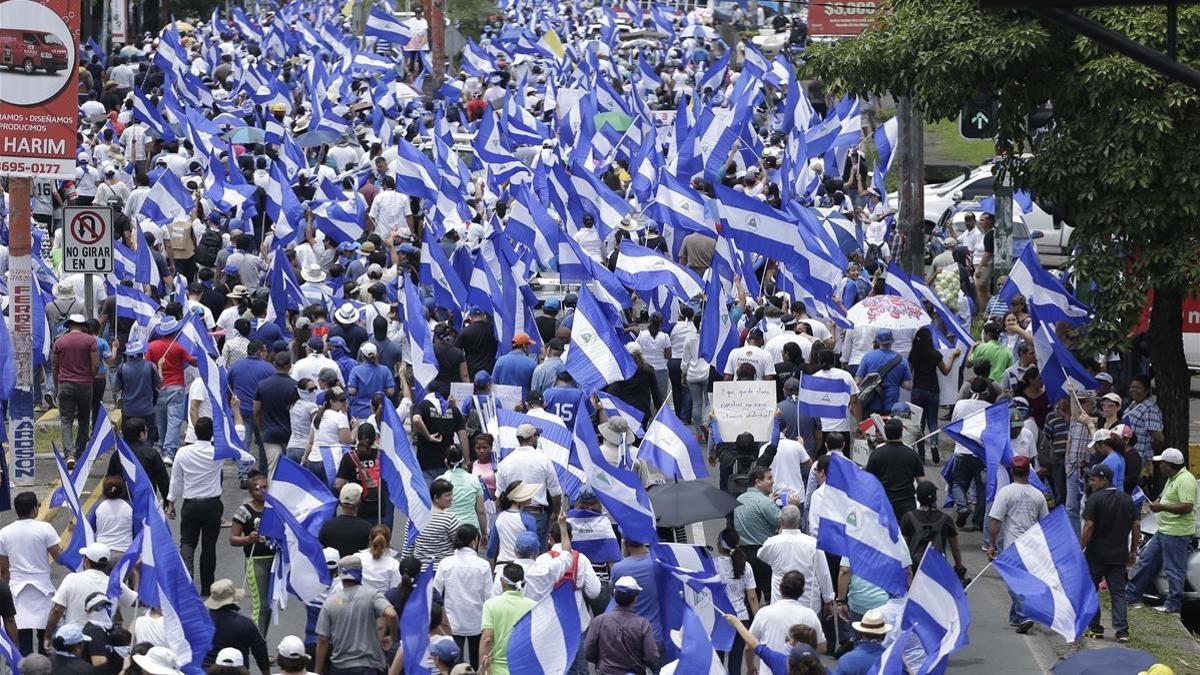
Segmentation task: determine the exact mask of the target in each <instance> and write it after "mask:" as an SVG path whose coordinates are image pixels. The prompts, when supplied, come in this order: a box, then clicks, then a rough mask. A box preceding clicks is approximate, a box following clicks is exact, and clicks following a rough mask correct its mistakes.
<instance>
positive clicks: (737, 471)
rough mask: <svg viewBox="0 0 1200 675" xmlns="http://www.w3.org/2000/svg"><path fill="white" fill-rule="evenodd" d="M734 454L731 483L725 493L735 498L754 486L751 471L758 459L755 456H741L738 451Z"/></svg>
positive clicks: (730, 476)
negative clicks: (751, 480)
mask: <svg viewBox="0 0 1200 675" xmlns="http://www.w3.org/2000/svg"><path fill="white" fill-rule="evenodd" d="M732 454H733V455H734V459H733V467H732V468H731V469H730V471H731V473H730V475H729V483H728V485H727V486H726V490H725V491H726V492H728V493H729V494H731V495H733V496H734V497H740V496H741V495H742V494H743V493H745V492H746V490H748V489H750V486H751V485H752V483H751V482H750V469H751V468H752V467H753V466H754V463H755V460H757V459H758V458H757V457H755V456H753V455H739V454H737V453H736V451H735V452H734V453H732Z"/></svg>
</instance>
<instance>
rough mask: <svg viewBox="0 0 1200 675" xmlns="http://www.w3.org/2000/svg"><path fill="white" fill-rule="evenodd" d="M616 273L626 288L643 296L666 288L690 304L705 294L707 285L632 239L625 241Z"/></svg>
mask: <svg viewBox="0 0 1200 675" xmlns="http://www.w3.org/2000/svg"><path fill="white" fill-rule="evenodd" d="M613 273H615V274H616V275H617V278H618V279H620V280H621V283H623V284H625V286H627V287H628V288H631V289H633V290H635V291H638V292H639V293H642V294H650V293H654V292H655V291H657V290H658V289H660V288H666V289H669V290H670V291H672V292H673V293H675V294H676V295H678V296H679V297H680V299H683V300H690V299H691V298H694V297H696V296H697V295H700V294H701V293H703V292H704V284H703V282H702V281H700V277H699V276H698V275H697V274H696V273H695V272H693V271H692V270H690V269H688V268H687V267H684V266H683V265H680V264H679V263H677V262H675V261H673V260H671V259H669V258H667V257H666V256H664V255H662V254H661V253H659V252H657V251H655V250H653V249H649V248H646V247H645V246H641V245H639V244H635V243H633V241H632V240H629V239H625V240H622V241H621V248H620V250H619V252H618V253H617V264H616V267H615V268H614V269H613Z"/></svg>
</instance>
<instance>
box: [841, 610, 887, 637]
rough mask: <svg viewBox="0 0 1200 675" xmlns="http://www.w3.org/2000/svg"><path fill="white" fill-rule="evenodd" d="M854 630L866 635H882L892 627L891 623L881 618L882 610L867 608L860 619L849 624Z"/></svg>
mask: <svg viewBox="0 0 1200 675" xmlns="http://www.w3.org/2000/svg"><path fill="white" fill-rule="evenodd" d="M850 625H851V626H852V627H853V628H854V630H856V631H858V632H860V633H865V634H867V635H884V634H886V633H887V632H888V631H890V630H891V629H892V626H891V624H889V623H887V622H886V621H884V620H883V612H881V611H879V610H878V609H871V610H867V613H866V614H864V615H863V618H862V621H855V622H854V623H852V624H850Z"/></svg>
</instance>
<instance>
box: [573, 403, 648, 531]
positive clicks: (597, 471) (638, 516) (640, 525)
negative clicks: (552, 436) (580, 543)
mask: <svg viewBox="0 0 1200 675" xmlns="http://www.w3.org/2000/svg"><path fill="white" fill-rule="evenodd" d="M574 433H575V447H576V448H577V450H578V455H579V463H580V465H581V468H583V472H584V475H586V476H587V484H588V487H590V488H592V490H593V491H594V492H595V493H596V496H597V497H598V498H599V499H600V503H601V504H603V505H604V508H605V509H606V510H608V513H609V514H610V515H611V516H612V517H613V520H614V521H615V522H616V523H617V527H619V528H621V534H622V535H623V536H624V537H625V539H627V540H630V541H636V542H639V543H643V544H653V543H656V542H657V541H658V533H657V531H656V530H655V520H654V507H653V506H651V505H650V497H649V496H648V495H647V494H646V490H645V488H643V487H642V483H641V480H639V479H638V476H637V474H636V473H634V472H633V471H630V470H628V469H624V468H620V467H615V466H613V465H611V464H609V463H608V460H607V459H605V458H604V455H603V454H602V453H601V452H600V444H599V442H598V441H597V440H596V431H595V430H594V429H592V420H591V418H590V417H588V416H587V415H577V416H576V417H575V431H574Z"/></svg>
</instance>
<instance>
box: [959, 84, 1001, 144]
mask: <svg viewBox="0 0 1200 675" xmlns="http://www.w3.org/2000/svg"><path fill="white" fill-rule="evenodd" d="M999 107H1000V103H999V101H997V100H996V98H995V97H993V96H992V95H990V94H986V95H984V96H978V97H976V98H975V100H973V101H971V102H970V103H968V104H966V105H965V106H963V109H962V112H961V113H959V116H958V133H959V135H960V136H962V137H963V138H965V139H967V140H969V141H970V140H987V139H991V138H995V136H996V113H997V110H998V109H999Z"/></svg>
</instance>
